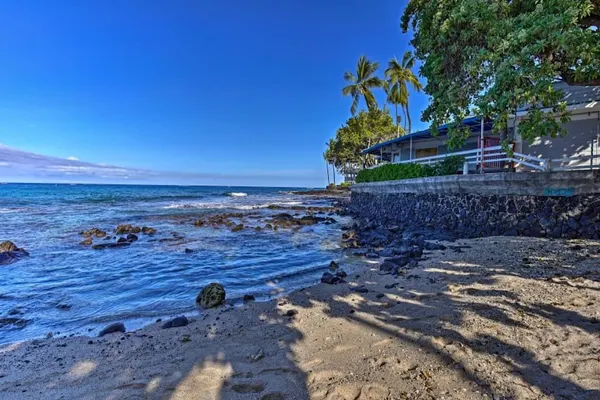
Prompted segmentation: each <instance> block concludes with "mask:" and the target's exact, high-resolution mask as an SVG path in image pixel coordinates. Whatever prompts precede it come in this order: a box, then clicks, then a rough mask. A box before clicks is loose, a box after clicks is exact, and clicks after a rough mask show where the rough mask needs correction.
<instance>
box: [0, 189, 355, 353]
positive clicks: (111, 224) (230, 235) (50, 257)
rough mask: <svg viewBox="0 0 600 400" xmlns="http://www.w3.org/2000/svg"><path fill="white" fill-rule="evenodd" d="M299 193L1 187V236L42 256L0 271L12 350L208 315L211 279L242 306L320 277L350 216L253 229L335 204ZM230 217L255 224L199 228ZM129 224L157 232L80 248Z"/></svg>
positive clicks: (0, 327) (2, 318)
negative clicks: (95, 231)
mask: <svg viewBox="0 0 600 400" xmlns="http://www.w3.org/2000/svg"><path fill="white" fill-rule="evenodd" d="M292 190H294V189H292V188H258V187H208V186H135V185H83V184H81V185H69V184H13V183H9V184H2V185H0V241H2V240H11V241H12V242H14V243H15V244H16V245H17V246H19V247H22V248H25V249H26V250H27V251H29V253H30V256H29V257H25V258H22V259H21V260H19V261H17V262H15V263H12V264H9V265H0V280H1V285H0V343H10V342H15V341H21V340H26V339H32V338H39V337H45V336H46V335H47V333H48V332H52V333H53V335H55V336H57V335H58V336H65V335H75V334H89V335H94V334H95V333H96V332H97V331H98V330H99V329H101V328H102V327H104V326H106V325H107V324H109V323H111V322H116V321H122V322H125V324H126V326H127V329H128V330H132V329H135V328H139V327H141V326H143V325H145V324H148V323H150V322H153V321H155V320H156V319H158V318H167V317H169V316H176V315H182V314H185V315H192V316H193V315H198V313H199V312H201V311H199V310H198V309H197V308H196V306H195V302H194V301H195V297H196V295H197V293H198V291H199V290H200V289H201V288H202V287H203V286H204V285H206V284H208V283H210V282H219V283H221V284H222V285H224V287H225V289H226V291H227V298H228V300H229V301H231V302H234V303H238V304H239V303H240V302H241V298H242V297H243V296H244V295H245V294H251V295H254V296H255V297H256V299H257V300H258V301H261V300H267V299H270V298H272V297H274V296H279V295H282V294H284V293H288V292H289V291H291V290H294V289H297V288H300V287H306V286H308V285H311V284H313V283H316V282H318V280H319V278H320V276H321V275H322V273H323V272H324V271H326V270H327V266H328V264H329V262H330V261H331V260H333V259H337V258H339V257H341V249H340V246H339V230H340V226H341V224H342V223H344V217H339V216H337V215H335V216H333V218H334V219H335V220H336V223H331V224H323V223H320V224H315V225H310V226H303V227H301V228H299V229H296V230H294V229H279V230H277V231H274V230H266V229H265V230H261V231H255V230H254V229H252V228H251V227H252V226H264V225H265V221H266V220H267V219H268V218H269V217H271V216H273V215H274V214H277V213H283V212H285V213H290V214H301V215H304V214H303V212H302V211H299V210H298V209H299V208H300V207H304V206H315V207H324V206H328V205H330V202H329V201H328V200H325V199H319V198H314V197H311V196H302V195H294V194H292V193H291V191H292ZM274 208H276V209H274ZM223 213H236V214H238V215H237V216H236V217H230V218H231V219H233V220H236V219H239V218H243V219H244V221H243V223H244V224H245V225H247V227H246V228H245V229H243V230H242V231H240V232H232V231H231V228H230V227H227V226H218V227H216V228H215V227H211V226H203V227H197V226H194V221H195V220H197V219H199V218H200V219H202V218H207V217H208V216H211V215H217V214H223ZM239 214H244V216H240V215H239ZM318 215H323V216H325V215H326V214H324V213H323V214H318ZM238 222H239V221H236V223H238ZM119 224H132V225H136V226H148V227H152V228H155V229H156V230H157V233H156V234H155V235H152V236H148V235H141V234H140V235H139V240H138V241H136V242H134V243H132V244H131V245H130V246H127V247H123V248H116V249H105V250H94V249H92V248H91V247H89V246H84V245H81V244H80V242H81V241H82V240H83V239H84V238H83V237H82V236H81V235H80V233H81V232H82V231H84V230H88V229H91V228H99V229H102V230H105V231H106V232H108V233H109V234H110V235H112V236H114V229H115V228H116V226H117V225H119ZM248 226H250V227H248ZM161 239H162V240H161ZM103 241H104V239H103V238H102V239H94V243H102V242H103ZM113 241H114V240H113ZM186 249H188V250H187V252H186ZM7 318H8V319H7ZM15 320H18V321H15ZM11 321H12V322H11Z"/></svg>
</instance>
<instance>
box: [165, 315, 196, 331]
mask: <svg viewBox="0 0 600 400" xmlns="http://www.w3.org/2000/svg"><path fill="white" fill-rule="evenodd" d="M189 323H190V322H189V321H188V319H187V318H186V317H185V316H182V317H175V318H173V319H172V320H169V321H167V322H165V323H164V324H163V326H162V329H169V328H179V327H182V326H186V325H187V324H189Z"/></svg>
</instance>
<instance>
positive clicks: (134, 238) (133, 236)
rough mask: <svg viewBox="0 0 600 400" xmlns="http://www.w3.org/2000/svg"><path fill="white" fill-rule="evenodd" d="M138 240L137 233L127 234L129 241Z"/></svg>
mask: <svg viewBox="0 0 600 400" xmlns="http://www.w3.org/2000/svg"><path fill="white" fill-rule="evenodd" d="M136 240H138V237H137V235H135V234H133V233H130V234H128V235H127V241H128V242H135V241H136Z"/></svg>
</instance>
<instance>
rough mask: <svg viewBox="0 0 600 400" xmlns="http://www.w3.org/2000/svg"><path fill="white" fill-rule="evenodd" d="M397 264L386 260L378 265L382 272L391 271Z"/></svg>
mask: <svg viewBox="0 0 600 400" xmlns="http://www.w3.org/2000/svg"><path fill="white" fill-rule="evenodd" d="M397 266H398V264H394V263H393V262H391V261H388V260H386V261H384V262H382V263H381V265H380V266H379V270H380V271H382V272H392V270H393V269H394V268H396V267H397Z"/></svg>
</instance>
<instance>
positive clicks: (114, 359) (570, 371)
mask: <svg viewBox="0 0 600 400" xmlns="http://www.w3.org/2000/svg"><path fill="white" fill-rule="evenodd" d="M349 236H351V235H350V234H348V235H346V237H349ZM426 247H427V248H438V250H425V253H424V254H423V255H422V256H420V257H419V259H420V260H421V261H419V262H418V264H415V265H412V264H411V265H406V266H405V267H403V268H402V270H401V271H396V275H392V274H390V272H388V271H387V268H386V266H385V265H384V264H380V260H378V259H377V258H364V259H362V261H361V260H360V259H357V258H355V257H350V258H347V259H344V260H340V262H339V267H340V268H342V269H344V270H346V272H347V274H348V276H347V278H345V280H346V282H347V283H338V284H335V285H330V284H325V283H320V284H317V285H316V286H312V287H309V288H306V289H301V290H297V291H295V292H293V293H291V294H290V295H288V296H285V297H283V298H280V299H276V300H272V301H269V302H264V303H258V302H249V303H246V304H245V305H244V306H242V307H237V308H232V307H222V308H218V309H211V310H206V311H202V312H201V313H200V314H199V315H197V316H196V317H194V318H192V321H191V322H190V323H189V325H187V326H183V327H179V328H170V329H161V325H162V324H163V323H164V321H161V322H160V323H155V324H152V325H150V326H147V327H146V328H143V329H141V330H138V331H135V332H127V333H125V334H122V333H115V334H110V335H106V336H104V337H102V338H96V337H85V336H80V337H72V338H54V339H45V340H34V341H29V342H24V343H15V344H12V345H5V346H0V352H1V353H2V358H1V359H0V397H1V398H3V399H30V398H36V399H56V398H77V399H106V398H115V399H116V398H169V399H198V398H201V399H261V400H277V399H308V398H311V399H332V398H336V399H356V398H360V399H387V398H403V397H402V396H405V397H406V398H419V399H421V398H423V399H441V398H446V399H488V400H489V399H492V398H514V399H550V398H554V397H556V396H558V397H561V396H567V397H569V396H570V397H571V398H578V399H596V398H599V395H600V384H599V383H598V381H597V376H598V374H599V373H600V362H599V361H597V360H596V358H595V357H593V354H594V351H595V350H593V349H598V348H600V339H599V338H598V336H597V329H596V326H597V325H596V324H597V321H598V320H599V318H600V312H599V311H598V305H599V304H600V282H599V278H600V276H599V275H598V272H597V267H596V265H597V262H598V257H599V256H598V254H599V253H598V249H600V244H599V243H598V242H597V241H567V240H553V241H550V240H545V239H536V238H507V237H493V238H482V239H473V240H460V241H457V242H454V243H443V242H440V243H437V244H436V243H434V244H433V245H428V246H426ZM384 250H385V249H384ZM349 252H350V250H349ZM382 252H383V250H379V253H382ZM359 366H360V367H359ZM411 396H412V397H411ZM415 396H416V397H415ZM419 396H420V397H419Z"/></svg>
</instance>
